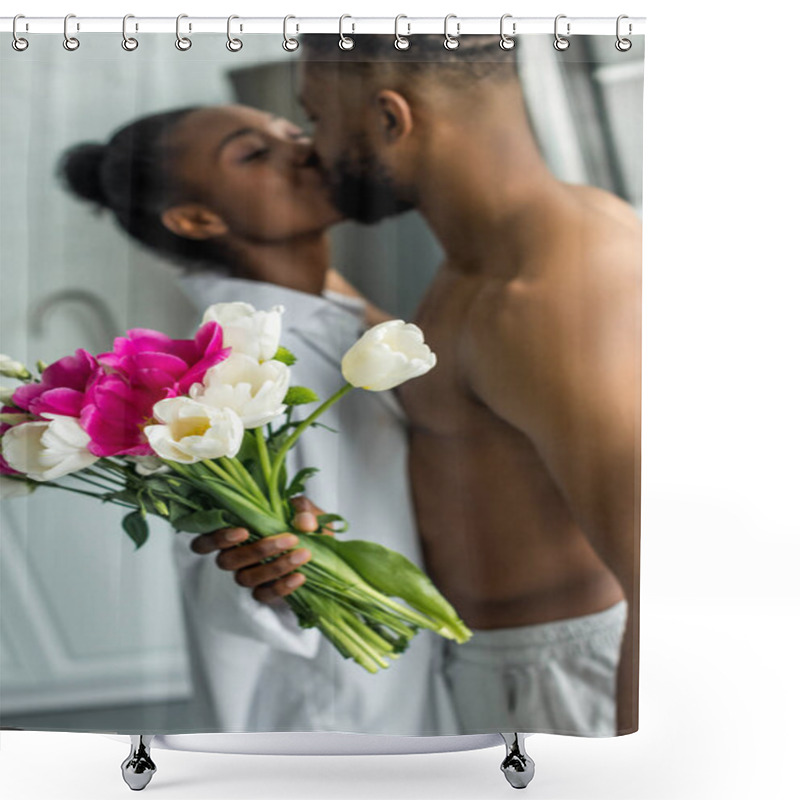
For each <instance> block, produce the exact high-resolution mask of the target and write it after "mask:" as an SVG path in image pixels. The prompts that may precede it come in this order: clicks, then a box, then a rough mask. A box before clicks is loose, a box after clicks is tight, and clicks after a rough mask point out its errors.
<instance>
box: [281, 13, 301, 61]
mask: <svg viewBox="0 0 800 800" xmlns="http://www.w3.org/2000/svg"><path fill="white" fill-rule="evenodd" d="M290 19H295V20H296V19H297V17H293V16H292V15H291V14H289V15H288V16H285V17H284V18H283V49H284V50H286V52H287V53H293V52H294V51H295V50H297V48H298V47H300V42H298V41H297V39H292V38H289V32H288V28H289V20H290ZM294 32H295V36H296V35H297V34H298V33H300V25H299V24H298V23H297V22H295V24H294Z"/></svg>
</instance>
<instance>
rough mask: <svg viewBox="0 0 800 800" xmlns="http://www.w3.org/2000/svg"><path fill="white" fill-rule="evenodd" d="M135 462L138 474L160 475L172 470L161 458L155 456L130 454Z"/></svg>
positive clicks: (130, 457)
mask: <svg viewBox="0 0 800 800" xmlns="http://www.w3.org/2000/svg"><path fill="white" fill-rule="evenodd" d="M128 458H129V459H130V460H131V461H132V462H133V466H134V469H135V470H136V473H137V475H144V476H145V477H147V476H148V475H160V474H161V473H163V472H170V468H169V466H168V465H167V464H165V463H164V462H163V461H162V460H161V459H160V458H156V457H155V456H128Z"/></svg>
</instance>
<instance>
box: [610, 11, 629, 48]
mask: <svg viewBox="0 0 800 800" xmlns="http://www.w3.org/2000/svg"><path fill="white" fill-rule="evenodd" d="M624 19H627V20H628V36H630V35H631V34H632V33H633V25H631V23H630V19H629V17H628V15H627V14H620V15H619V16H618V17H617V41H616V42H614V47H616V48H617V50H619V51H620V53H627V52H628V50H630V49H631V47H633V42H631V40H630V39H624V38H623V37H622V36H621V35H620V23H621V22H622V20H624Z"/></svg>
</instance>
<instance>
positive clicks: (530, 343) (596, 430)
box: [461, 256, 641, 733]
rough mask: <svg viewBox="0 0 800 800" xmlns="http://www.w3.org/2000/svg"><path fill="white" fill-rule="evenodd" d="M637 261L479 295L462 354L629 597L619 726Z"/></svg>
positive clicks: (636, 373) (636, 396) (633, 659)
mask: <svg viewBox="0 0 800 800" xmlns="http://www.w3.org/2000/svg"><path fill="white" fill-rule="evenodd" d="M628 258H629V259H630V256H628ZM633 266H634V268H632V269H628V274H627V276H626V275H625V273H624V270H625V267H624V265H623V266H622V270H621V271H622V276H621V277H615V278H614V279H613V280H612V281H611V282H610V284H609V285H605V286H601V287H598V286H597V284H598V281H597V280H590V281H582V280H580V279H576V277H575V276H576V274H577V273H576V272H573V273H572V274H570V271H569V267H568V266H565V268H564V269H563V270H562V271H561V273H560V274H558V273H554V277H553V278H551V279H547V278H546V279H543V280H541V281H540V282H538V283H537V282H534V281H529V282H527V283H526V282H522V281H515V282H512V283H510V284H507V286H506V287H505V288H504V289H502V290H498V291H494V292H493V293H492V295H491V296H489V297H487V298H485V302H483V303H482V304H481V300H480V299H479V300H478V302H477V303H476V308H475V310H474V313H473V319H472V320H471V321H470V323H469V324H468V326H467V329H466V333H465V337H464V340H463V343H464V347H463V350H462V352H461V359H462V361H463V366H464V369H465V372H466V374H467V375H468V379H469V382H470V385H471V387H472V389H473V391H474V392H475V394H476V395H477V397H478V398H479V399H480V400H481V401H483V402H484V403H486V405H487V406H488V407H489V408H490V409H491V410H492V411H493V412H494V413H495V414H497V415H498V416H499V417H501V418H503V419H504V420H506V421H507V422H509V423H510V424H511V425H513V426H515V427H516V428H518V429H519V430H520V431H521V432H523V433H524V434H525V435H527V436H528V437H529V439H530V440H531V442H532V443H533V444H534V446H535V447H536V449H537V451H538V452H539V454H540V456H541V457H542V459H543V461H544V463H545V465H546V467H547V469H548V471H549V472H550V475H551V477H552V478H553V480H554V482H555V484H556V485H557V487H558V488H559V490H560V491H561V493H562V494H563V496H564V498H565V500H566V502H567V505H568V507H569V508H570V511H571V513H572V515H573V518H574V519H575V520H576V522H577V523H578V525H579V526H580V528H581V530H583V531H584V533H585V534H586V536H587V538H588V539H589V541H590V543H591V544H592V546H593V547H594V549H595V551H596V552H597V553H598V555H599V556H600V557H601V558H602V559H603V561H604V562H605V563H606V565H607V566H608V567H609V568H610V569H611V570H612V572H613V573H614V575H615V576H616V577H617V579H618V581H619V583H620V585H621V587H622V590H623V591H624V593H625V597H626V599H627V601H628V607H629V608H628V624H627V627H626V631H625V636H624V640H623V645H622V653H621V660H620V666H619V670H618V686H617V729H618V732H619V733H626V732H630V731H632V730H636V729H637V726H638V708H637V695H636V692H635V687H634V676H635V675H636V673H637V669H638V654H637V650H638V648H637V647H636V634H637V632H638V602H639V482H640V407H641V406H640V396H641V389H640V387H641V357H640V353H641V346H640V320H641V316H640V290H639V284H638V277H637V271H636V269H635V265H633ZM611 274H614V271H613V270H611Z"/></svg>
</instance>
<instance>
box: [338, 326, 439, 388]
mask: <svg viewBox="0 0 800 800" xmlns="http://www.w3.org/2000/svg"><path fill="white" fill-rule="evenodd" d="M435 365H436V356H435V355H434V354H433V353H432V352H431V349H430V348H429V347H428V345H426V344H425V340H424V337H423V335H422V331H421V330H420V329H419V328H418V327H417V326H416V325H414V324H412V323H410V322H409V323H406V322H403V320H401V319H392V320H389V321H388V322H381V323H380V324H379V325H375V326H374V327H372V328H370V329H369V330H368V331H367V332H366V333H364V335H363V336H362V337H361V338H360V339H359V340H358V341H357V342H356V343H355V344H354V345H353V346H352V347H351V348H350V349H349V350H348V351H347V352H346V353H345V354H344V358H343V359H342V375H344V378H345V380H346V381H347V382H348V383H351V384H352V385H353V386H358V387H360V388H361V389H368V390H370V391H373V392H382V391H384V390H385V389H392V388H394V387H395V386H399V385H400V384H401V383H405V381H407V380H410V379H411V378H417V377H419V376H420V375H424V374H425V373H426V372H427V371H428V370H430V369H432V368H433V367H434V366H435Z"/></svg>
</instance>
